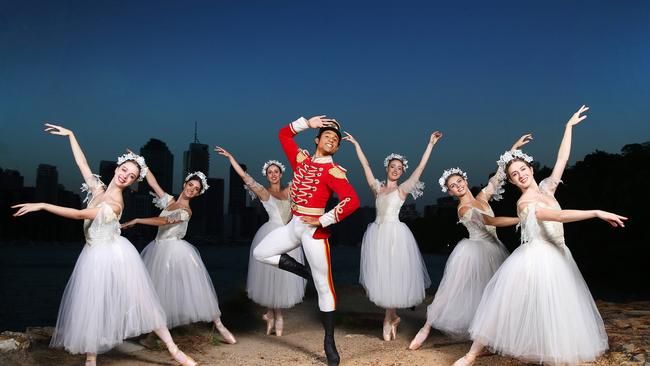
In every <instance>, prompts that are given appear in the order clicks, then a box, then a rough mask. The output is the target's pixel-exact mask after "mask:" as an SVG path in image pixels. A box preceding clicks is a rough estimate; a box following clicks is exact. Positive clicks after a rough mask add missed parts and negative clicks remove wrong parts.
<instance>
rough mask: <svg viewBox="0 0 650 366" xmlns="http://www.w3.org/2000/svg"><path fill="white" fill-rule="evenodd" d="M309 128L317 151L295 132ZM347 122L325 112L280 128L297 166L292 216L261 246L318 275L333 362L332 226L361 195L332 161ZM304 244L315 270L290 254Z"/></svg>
mask: <svg viewBox="0 0 650 366" xmlns="http://www.w3.org/2000/svg"><path fill="white" fill-rule="evenodd" d="M308 128H318V129H319V132H318V136H316V138H315V139H314V142H315V143H316V152H315V153H314V156H310V155H309V152H308V151H307V150H302V149H300V148H298V145H297V144H296V142H295V141H294V139H293V137H294V136H295V135H296V134H298V133H299V132H301V131H304V130H306V129H308ZM340 129H341V126H340V125H339V123H338V122H336V121H335V120H333V119H328V118H325V116H316V117H312V118H310V119H309V120H306V119H304V118H302V117H301V118H299V119H298V120H296V121H294V122H292V123H290V124H289V125H287V126H285V127H283V128H282V129H281V130H280V134H279V138H280V143H281V144H282V148H283V149H284V152H285V154H286V155H287V158H288V159H289V162H290V163H291V167H292V168H293V181H292V182H291V190H290V192H291V212H292V213H293V218H292V219H291V221H290V222H289V223H288V224H287V225H285V226H283V227H280V228H277V229H275V230H273V231H272V232H271V233H269V234H268V235H267V236H266V237H265V238H264V239H263V240H262V242H261V243H260V244H259V245H258V246H257V247H256V248H255V250H254V251H253V255H254V256H255V259H257V260H258V261H262V262H264V263H268V264H272V265H274V266H278V267H279V268H281V269H284V270H285V271H289V272H292V273H295V274H297V275H298V276H301V277H304V278H306V279H310V278H313V280H314V285H315V287H316V291H317V292H318V307H319V309H320V311H321V314H322V321H323V328H324V329H325V340H324V349H325V355H326V356H327V363H328V364H329V365H330V366H333V365H338V364H339V361H340V357H339V354H338V352H337V350H336V344H335V343H334V310H336V294H335V293H334V283H333V281H332V268H331V262H330V247H329V242H328V240H327V238H328V237H329V232H328V230H327V229H326V228H327V227H328V226H330V225H332V224H334V223H336V222H339V221H341V220H342V219H343V218H344V217H346V216H348V215H349V214H351V213H352V212H354V210H356V209H357V208H358V207H359V199H358V198H357V194H356V193H355V192H354V189H353V188H352V186H351V185H350V183H349V182H348V180H347V178H346V176H345V169H343V168H342V167H341V166H339V165H337V164H335V163H334V162H333V161H332V155H334V154H335V153H336V151H337V150H338V149H339V146H340V143H341V131H340ZM333 192H334V193H336V194H337V196H338V197H339V204H338V205H336V207H334V208H333V209H332V210H330V211H329V212H327V213H326V212H325V205H326V204H327V201H328V200H329V198H330V196H331V195H332V193H333ZM301 244H302V248H303V250H304V251H305V256H306V257H307V261H308V262H309V266H310V267H311V274H310V273H309V271H308V270H307V268H306V267H305V266H304V265H303V264H302V263H300V262H298V261H296V260H295V259H293V258H292V257H291V256H289V255H288V254H286V253H287V252H289V251H291V250H292V249H294V248H297V247H298V246H300V245H301Z"/></svg>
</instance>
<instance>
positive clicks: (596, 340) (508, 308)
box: [469, 184, 608, 364]
mask: <svg viewBox="0 0 650 366" xmlns="http://www.w3.org/2000/svg"><path fill="white" fill-rule="evenodd" d="M540 186H541V184H540ZM550 208H554V209H560V208H559V205H558V206H557V207H550ZM520 217H521V219H522V225H523V230H522V238H524V241H525V243H524V244H521V245H520V246H519V247H518V248H517V249H516V250H515V251H514V252H513V253H512V254H511V255H510V257H509V258H508V259H507V260H506V261H505V262H504V263H503V264H502V265H501V267H500V268H499V270H498V271H497V272H496V273H495V275H494V277H493V278H492V279H491V280H490V282H489V283H488V285H487V286H486V288H485V291H484V293H483V298H482V299H481V302H480V304H479V307H478V309H477V311H476V315H475V317H474V319H473V320H472V324H471V326H470V329H469V332H470V335H471V338H472V339H474V340H475V341H478V342H480V343H482V344H485V345H487V346H488V347H489V348H491V349H493V350H495V351H497V352H499V353H502V354H506V355H509V356H512V357H516V358H520V359H523V360H528V361H532V362H539V363H546V364H559V363H566V364H579V363H581V362H585V361H590V360H593V359H595V358H596V357H597V356H598V355H599V354H601V353H603V352H604V351H605V350H606V349H607V348H608V345H607V334H606V333H605V328H604V325H603V321H602V318H601V317H600V314H599V313H598V309H597V308H596V304H595V303H594V300H593V299H592V297H591V294H590V293H589V289H588V288H587V285H586V283H585V281H584V279H583V278H582V275H581V274H580V271H579V270H578V267H577V266H576V263H575V261H574V260H573V257H572V256H571V252H570V251H569V249H568V248H567V247H566V246H565V245H564V238H563V229H562V224H560V223H557V222H541V223H539V225H538V223H537V221H536V219H535V204H531V205H530V206H529V207H528V208H527V209H526V210H524V211H523V212H522V213H520ZM526 219H528V220H526Z"/></svg>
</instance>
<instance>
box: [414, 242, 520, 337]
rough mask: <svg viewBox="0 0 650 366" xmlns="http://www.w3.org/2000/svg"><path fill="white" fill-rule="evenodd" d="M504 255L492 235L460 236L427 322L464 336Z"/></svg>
mask: <svg viewBox="0 0 650 366" xmlns="http://www.w3.org/2000/svg"><path fill="white" fill-rule="evenodd" d="M507 257H508V251H507V250H506V248H505V247H504V246H503V244H501V242H500V241H498V240H496V239H494V238H492V240H489V239H488V238H483V239H463V240H461V241H460V242H459V243H458V244H457V245H456V248H454V250H453V251H452V252H451V254H450V255H449V259H447V264H446V265H445V272H444V275H443V277H442V280H441V281H440V286H438V290H437V291H436V296H435V297H434V299H433V302H432V303H431V305H429V307H428V308H427V323H428V324H429V325H431V326H432V327H434V328H436V329H438V330H441V331H443V332H445V333H448V334H450V335H453V336H456V337H463V338H466V337H468V333H467V329H468V328H469V325H470V322H471V321H472V318H474V313H475V312H476V308H477V307H478V304H479V302H480V301H481V296H482V295H483V290H484V289H485V286H486V285H487V283H488V281H490V279H491V278H492V275H494V272H496V271H497V269H498V268H499V266H500V265H501V263H503V261H504V260H505V259H506V258H507Z"/></svg>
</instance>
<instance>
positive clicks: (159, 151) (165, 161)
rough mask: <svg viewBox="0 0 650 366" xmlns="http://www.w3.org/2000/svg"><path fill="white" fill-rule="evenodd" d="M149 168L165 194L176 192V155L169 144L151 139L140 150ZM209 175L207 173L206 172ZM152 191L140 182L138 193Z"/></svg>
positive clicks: (145, 183) (143, 182) (144, 183)
mask: <svg viewBox="0 0 650 366" xmlns="http://www.w3.org/2000/svg"><path fill="white" fill-rule="evenodd" d="M140 155H142V156H143V157H144V159H145V161H146V162H147V166H148V167H149V168H150V169H151V171H152V172H153V173H154V175H155V176H156V180H157V181H158V184H159V185H160V187H162V189H163V190H165V192H168V193H171V192H173V190H174V187H173V184H174V155H173V154H172V153H171V151H169V148H168V147H167V144H165V143H164V142H162V141H161V140H158V139H155V138H151V139H149V141H148V142H147V143H146V144H145V145H144V146H143V147H141V148H140ZM206 173H207V172H206ZM148 189H150V188H149V187H148V185H147V182H145V181H142V182H140V185H139V189H138V191H140V192H146V191H147V190H148Z"/></svg>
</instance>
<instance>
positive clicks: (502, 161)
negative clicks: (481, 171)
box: [497, 150, 533, 174]
mask: <svg viewBox="0 0 650 366" xmlns="http://www.w3.org/2000/svg"><path fill="white" fill-rule="evenodd" d="M514 159H521V160H523V161H525V162H527V163H531V162H532V161H533V157H532V156H530V155H527V154H525V153H524V152H523V151H521V150H512V151H506V152H504V153H503V154H502V155H501V156H500V157H499V160H497V165H498V166H499V168H501V169H502V170H503V174H506V165H508V163H509V162H511V161H512V160H514Z"/></svg>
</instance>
